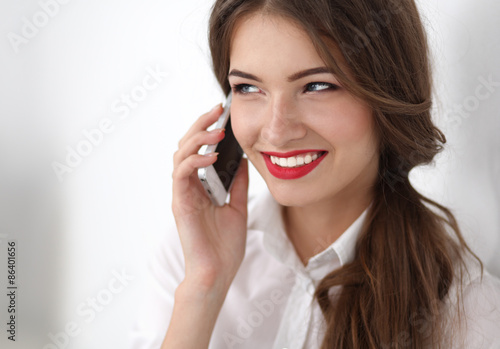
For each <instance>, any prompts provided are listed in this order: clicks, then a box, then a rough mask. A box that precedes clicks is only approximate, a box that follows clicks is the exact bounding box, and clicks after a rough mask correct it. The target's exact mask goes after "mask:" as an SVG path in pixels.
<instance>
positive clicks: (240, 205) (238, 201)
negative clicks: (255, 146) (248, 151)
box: [229, 158, 248, 215]
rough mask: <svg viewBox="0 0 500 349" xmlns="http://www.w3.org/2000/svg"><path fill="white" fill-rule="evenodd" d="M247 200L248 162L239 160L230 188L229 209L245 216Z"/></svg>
mask: <svg viewBox="0 0 500 349" xmlns="http://www.w3.org/2000/svg"><path fill="white" fill-rule="evenodd" d="M247 199H248V160H247V159H245V158H243V159H241V162H240V166H239V168H238V172H237V173H236V177H235V178H234V183H233V186H232V188H231V202H230V203H229V204H230V206H231V207H233V208H235V209H236V210H238V211H239V212H241V213H242V214H243V213H244V214H245V215H246V210H247Z"/></svg>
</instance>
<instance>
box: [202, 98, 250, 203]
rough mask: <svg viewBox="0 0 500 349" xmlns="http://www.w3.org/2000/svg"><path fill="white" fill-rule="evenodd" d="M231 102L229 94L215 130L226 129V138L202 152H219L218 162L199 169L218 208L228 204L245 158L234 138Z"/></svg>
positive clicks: (206, 188) (204, 183)
mask: <svg viewBox="0 0 500 349" xmlns="http://www.w3.org/2000/svg"><path fill="white" fill-rule="evenodd" d="M231 100H232V93H229V95H228V96H227V99H226V102H225V104H224V111H223V112H222V114H221V116H220V117H219V120H218V121H217V123H216V125H215V128H224V129H225V130H226V132H225V136H224V138H223V139H222V140H221V141H220V142H219V143H217V144H214V145H209V146H207V147H206V149H205V150H204V151H203V152H202V154H208V153H213V152H218V153H219V155H218V156H217V161H215V163H214V164H213V165H211V166H208V167H203V168H199V169H198V178H199V179H200V181H201V184H202V185H203V188H205V191H206V192H207V194H208V196H209V197H210V199H211V200H212V202H213V203H214V205H216V206H224V204H225V203H226V202H227V200H228V196H229V192H230V190H231V186H232V184H233V180H234V177H235V175H236V171H237V170H238V167H239V165H240V162H241V158H242V156H243V150H242V149H241V147H240V145H239V144H238V141H237V140H236V138H235V137H234V134H233V129H232V128H231V118H230V112H229V110H230V107H231Z"/></svg>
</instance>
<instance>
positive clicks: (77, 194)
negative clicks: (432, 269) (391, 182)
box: [0, 0, 500, 349]
mask: <svg viewBox="0 0 500 349" xmlns="http://www.w3.org/2000/svg"><path fill="white" fill-rule="evenodd" d="M61 2H62V0H61ZM45 3H53V1H49V0H42V1H40V2H38V1H32V0H18V1H16V2H7V1H5V0H3V1H2V2H1V3H0V19H1V20H0V33H1V34H2V35H3V37H4V39H3V40H1V41H0V52H1V55H0V60H1V61H0V63H1V64H0V69H1V76H2V79H1V80H0V92H1V96H2V98H1V100H2V102H1V103H0V108H1V110H0V115H1V118H2V125H3V126H2V127H1V128H0V161H1V163H0V180H1V182H0V183H1V184H0V190H1V191H0V194H1V195H0V198H1V199H0V223H1V226H2V230H1V231H0V234H1V235H0V242H1V243H0V260H5V258H6V255H5V254H6V250H5V248H6V243H7V241H10V240H11V239H17V243H18V248H19V255H18V264H19V271H18V278H19V284H20V288H19V292H21V293H20V297H19V298H18V307H19V311H20V312H21V313H20V317H19V319H18V320H19V328H23V327H24V331H21V330H19V332H18V339H19V341H18V342H17V345H16V346H14V345H12V343H11V342H7V341H6V339H5V334H2V335H1V336H0V343H1V345H2V348H4V347H6V348H11V347H12V348H13V347H16V348H30V349H31V348H43V347H44V345H45V344H48V343H54V342H56V341H57V340H55V341H54V340H52V341H51V340H50V338H49V337H48V334H49V333H51V334H53V335H56V337H57V338H58V340H59V341H60V342H64V340H63V337H64V336H62V335H61V334H60V332H61V331H64V329H65V327H66V326H69V332H75V333H78V334H77V335H75V336H74V337H72V338H71V339H70V341H69V343H68V344H67V345H60V346H61V347H67V348H73V349H86V348H118V347H122V348H123V347H125V346H126V335H127V331H128V329H129V328H130V325H131V323H132V322H133V314H134V311H135V310H136V307H137V301H138V300H139V299H140V297H141V290H142V281H141V278H142V276H143V272H144V265H145V260H146V258H147V257H148V254H149V251H150V248H151V246H152V245H154V243H155V241H156V239H157V238H158V237H159V236H161V234H163V233H164V232H165V230H166V228H167V226H169V225H171V224H172V222H173V220H172V215H171V213H170V199H171V171H172V154H173V152H174V151H175V149H176V144H177V141H178V139H179V138H180V136H181V135H182V134H183V133H184V131H185V130H187V128H188V127H189V125H190V124H191V123H192V122H193V121H194V120H195V119H196V118H197V117H198V115H200V114H202V113H203V112H205V111H206V110H208V109H209V108H211V107H212V106H213V105H215V104H216V103H218V102H220V101H222V99H221V97H222V94H221V92H220V91H219V89H218V87H217V85H216V83H215V80H214V78H213V77H212V75H211V71H210V63H209V55H208V52H207V44H206V21H207V17H208V10H209V7H210V5H211V2H210V1H203V0H185V1H182V2H173V1H172V2H171V1H168V2H167V1H153V0H149V1H148V0H143V1H139V0H129V1H118V0H107V1H97V0H87V1H77V0H73V1H69V2H68V3H67V4H64V5H59V8H58V9H56V8H54V7H53V8H51V9H52V11H53V16H52V17H49V16H47V17H46V19H48V20H47V23H46V25H44V23H43V20H44V17H43V14H41V11H42V8H41V5H40V4H45ZM421 6H422V8H423V9H424V11H423V12H424V14H425V17H426V18H427V22H428V27H429V31H430V32H429V35H430V38H431V40H432V42H433V48H434V55H435V57H436V60H435V67H436V71H437V73H436V87H437V91H438V92H437V100H438V103H437V104H436V106H437V110H436V118H437V121H438V123H439V124H440V125H441V126H442V127H443V129H444V130H445V131H446V133H447V136H448V139H449V146H448V149H447V151H446V152H445V153H444V154H443V155H442V156H440V157H439V160H438V161H437V164H436V166H435V167H431V168H428V169H423V170H420V171H417V172H418V173H415V174H414V181H415V183H416V184H417V185H418V186H419V188H421V189H422V190H423V191H424V192H425V193H428V194H429V195H430V196H431V197H433V198H436V199H438V200H439V201H441V202H443V203H445V204H446V205H448V206H450V207H452V208H453V209H454V210H455V212H456V213H457V214H458V216H459V218H460V221H461V223H462V224H463V226H464V229H465V231H466V233H467V235H468V237H469V240H470V241H471V243H472V245H473V246H474V249H475V250H476V251H477V252H478V254H479V255H480V256H481V257H482V258H483V260H484V261H485V262H486V264H487V267H488V268H489V269H490V270H491V271H493V272H495V273H496V274H497V275H500V258H499V256H498V254H495V251H496V250H498V248H500V234H499V233H500V222H499V216H500V215H499V214H498V213H499V211H500V184H499V182H498V179H497V178H498V175H500V153H499V150H500V147H499V138H498V137H497V134H498V133H499V131H500V121H499V120H500V119H499V117H500V115H499V113H500V88H498V86H496V87H495V90H494V91H493V92H492V93H491V97H488V98H485V99H484V100H480V101H479V103H478V105H477V108H476V106H475V105H473V104H470V106H472V107H474V109H476V110H474V112H473V113H471V116H470V117H465V118H464V117H457V112H450V110H452V109H453V108H454V105H457V104H464V103H473V102H474V100H473V98H474V95H475V90H476V88H477V86H479V85H480V81H479V80H478V79H479V78H480V77H483V78H485V79H489V78H490V76H491V78H492V79H493V80H494V81H498V82H500V66H498V64H497V62H498V58H500V57H499V56H500V41H499V40H500V39H499V36H498V35H497V34H498V33H499V29H500V28H499V26H498V24H496V23H497V18H496V17H497V15H498V14H500V3H498V2H497V1H496V0H481V1H475V2H473V3H471V2H470V1H465V0H461V1H457V0H454V1H451V0H447V1H444V0H440V1H435V0H422V1H421ZM56 10H57V11H56ZM23 17H26V18H28V20H29V21H30V22H33V20H34V19H33V17H35V21H38V22H37V23H38V24H39V25H40V26H42V25H43V27H42V28H40V29H39V30H38V31H37V32H34V33H31V35H30V36H32V37H30V38H29V39H27V40H26V41H27V42H24V43H21V44H19V45H18V46H16V47H14V46H15V45H12V44H11V42H10V41H9V39H8V35H9V33H11V32H14V33H17V34H21V30H22V28H23V26H24V25H25V22H24V21H23ZM28 34H29V33H28ZM16 51H17V52H16ZM151 69H152V70H156V71H158V72H159V73H157V74H156V75H157V79H158V81H159V82H158V84H157V86H156V87H154V88H152V89H151V91H148V92H147V95H146V96H144V100H143V101H140V102H139V103H138V105H137V107H136V108H130V114H129V115H128V117H127V118H125V119H122V118H121V117H120V116H121V115H122V113H123V110H124V109H121V111H120V112H116V111H113V105H114V104H115V103H120V102H119V101H120V98H121V97H122V95H123V94H130V93H131V91H132V90H134V89H135V90H136V91H139V90H140V86H141V85H142V84H143V80H144V78H145V77H146V76H147V75H149V74H151V73H150V71H151ZM152 82H153V80H151V83H152ZM470 96H472V97H470ZM138 97H141V96H140V95H139V96H138ZM117 101H118V102H117ZM117 106H118V107H120V106H121V107H123V106H124V104H119V105H117ZM106 120H108V121H106ZM452 120H454V121H452ZM106 122H107V123H108V128H109V129H111V131H110V132H109V133H106V134H104V135H103V140H102V141H101V142H100V143H99V144H98V145H97V146H94V147H93V149H90V151H89V155H88V156H86V157H83V158H82V160H81V163H80V164H79V165H77V166H76V167H75V168H74V170H73V172H72V173H67V174H65V175H64V176H63V177H62V178H63V180H62V182H60V181H58V180H57V178H56V176H55V175H54V171H53V169H52V167H51V164H52V162H53V161H58V162H61V163H64V162H65V158H66V156H67V152H68V149H67V147H71V148H73V149H74V148H76V147H77V146H78V145H79V144H80V142H81V141H82V140H85V137H84V135H83V134H82V132H83V130H87V131H89V130H92V129H95V128H97V127H99V125H100V124H101V123H106ZM252 176H253V177H252V180H253V181H252V183H253V184H252V185H253V186H254V187H258V186H260V185H262V182H261V181H259V180H258V178H257V176H256V175H255V172H253V173H252ZM254 187H253V188H252V190H254ZM0 270H1V271H0V280H1V281H0V286H1V287H2V290H3V289H4V288H5V282H4V281H5V276H4V273H5V270H6V268H5V266H0ZM116 273H125V274H126V275H130V278H133V280H131V281H124V282H123V283H124V286H123V287H120V290H118V289H117V287H118V286H119V285H120V283H114V279H116ZM110 282H111V284H110ZM110 289H112V290H114V291H115V292H116V294H113V293H111V292H110V291H109V290H110ZM2 293H3V291H2ZM21 295H22V297H21ZM97 295H100V296H101V297H104V298H101V300H104V301H106V302H107V301H109V304H106V305H104V306H102V309H101V311H99V312H97V311H93V310H91V309H92V308H91V303H90V302H92V298H95V297H96V296H97ZM106 295H112V299H106V298H105V296H106ZM6 301H7V300H6V299H5V297H2V298H1V299H0V309H1V310H0V314H1V315H0V317H1V318H2V319H4V317H6V315H7V314H6V312H5V311H4V310H3V309H5V308H6V305H7V303H6ZM99 306H100V304H97V307H99ZM78 309H79V310H80V312H78ZM99 309H100V308H99ZM93 315H95V317H93ZM2 321H3V320H2ZM72 326H73V327H74V328H71V327H72ZM47 348H51V347H50V346H47Z"/></svg>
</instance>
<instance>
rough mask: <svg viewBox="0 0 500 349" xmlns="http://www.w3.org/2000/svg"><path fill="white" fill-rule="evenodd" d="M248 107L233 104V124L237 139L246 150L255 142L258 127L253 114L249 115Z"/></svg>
mask: <svg viewBox="0 0 500 349" xmlns="http://www.w3.org/2000/svg"><path fill="white" fill-rule="evenodd" d="M247 114H249V113H248V109H246V108H241V107H240V106H239V105H237V104H236V103H235V104H233V105H232V106H231V125H232V127H233V133H234V136H235V137H236V140H237V141H238V143H239V144H240V146H241V147H242V148H243V150H244V151H245V152H247V151H248V149H249V148H250V147H251V146H252V144H254V143H255V141H256V139H257V135H258V129H257V127H256V125H255V124H254V123H252V120H255V118H252V117H251V115H247Z"/></svg>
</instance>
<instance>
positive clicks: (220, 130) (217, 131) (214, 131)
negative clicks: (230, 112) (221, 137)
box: [209, 128, 226, 134]
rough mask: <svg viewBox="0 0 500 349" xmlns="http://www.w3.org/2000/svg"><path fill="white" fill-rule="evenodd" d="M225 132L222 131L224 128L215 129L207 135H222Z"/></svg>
mask: <svg viewBox="0 0 500 349" xmlns="http://www.w3.org/2000/svg"><path fill="white" fill-rule="evenodd" d="M225 131H226V129H224V128H216V129H215V130H212V131H210V132H209V133H212V134H216V133H222V132H225Z"/></svg>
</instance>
